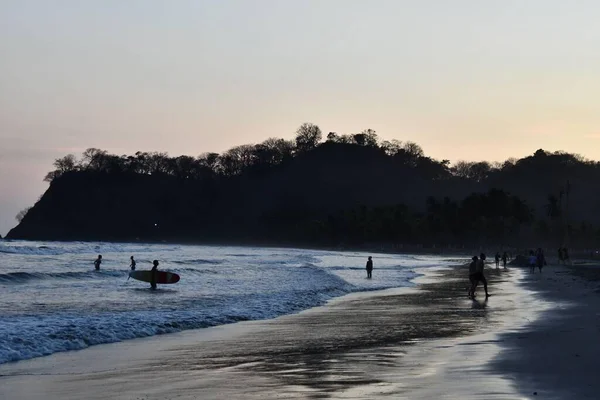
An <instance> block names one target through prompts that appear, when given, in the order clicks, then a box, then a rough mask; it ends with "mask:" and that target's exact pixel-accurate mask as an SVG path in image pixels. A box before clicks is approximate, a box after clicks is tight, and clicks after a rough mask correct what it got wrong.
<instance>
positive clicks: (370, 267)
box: [367, 256, 373, 279]
mask: <svg viewBox="0 0 600 400" xmlns="http://www.w3.org/2000/svg"><path fill="white" fill-rule="evenodd" d="M372 272H373V259H372V257H371V256H369V260H368V261H367V279H371V273H372Z"/></svg>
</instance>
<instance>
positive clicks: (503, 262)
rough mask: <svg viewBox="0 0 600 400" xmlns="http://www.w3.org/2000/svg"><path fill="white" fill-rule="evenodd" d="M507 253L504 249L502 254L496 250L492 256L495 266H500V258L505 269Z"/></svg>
mask: <svg viewBox="0 0 600 400" xmlns="http://www.w3.org/2000/svg"><path fill="white" fill-rule="evenodd" d="M508 257H509V256H508V253H507V252H506V251H505V252H504V253H503V254H502V255H500V252H496V257H494V259H495V261H496V268H500V260H502V264H503V265H504V269H506V263H507V262H508Z"/></svg>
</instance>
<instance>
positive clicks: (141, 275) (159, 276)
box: [129, 271, 179, 284]
mask: <svg viewBox="0 0 600 400" xmlns="http://www.w3.org/2000/svg"><path fill="white" fill-rule="evenodd" d="M129 276H130V277H131V278H133V279H137V280H138V281H142V282H150V281H151V280H152V271H131V272H130V273H129ZM177 282H179V275H177V274H175V273H173V272H167V271H156V283H162V284H169V283H177Z"/></svg>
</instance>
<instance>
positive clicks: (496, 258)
mask: <svg viewBox="0 0 600 400" xmlns="http://www.w3.org/2000/svg"><path fill="white" fill-rule="evenodd" d="M494 259H495V261H496V269H498V268H500V252H498V251H497V252H496V257H494Z"/></svg>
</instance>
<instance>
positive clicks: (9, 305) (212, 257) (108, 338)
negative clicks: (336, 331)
mask: <svg viewBox="0 0 600 400" xmlns="http://www.w3.org/2000/svg"><path fill="white" fill-rule="evenodd" d="M98 254H102V257H103V262H102V265H101V268H100V270H99V271H95V270H94V265H93V262H94V260H95V259H96V257H97V256H98ZM369 255H371V256H373V261H374V266H375V268H374V271H373V279H370V280H367V279H366V272H365V269H364V268H365V263H366V261H367V256H369ZM130 256H134V257H135V259H136V261H137V268H136V269H137V270H149V269H150V268H151V263H152V260H154V259H157V260H159V262H160V266H159V270H164V271H171V272H175V273H177V274H179V275H180V276H181V281H180V282H179V283H177V284H173V285H159V286H158V289H157V290H156V291H152V290H150V289H149V286H150V285H149V284H148V283H145V282H140V281H136V280H133V279H129V280H128V274H129V271H130V269H129V257H130ZM454 263H455V262H454V261H452V260H447V259H444V258H442V257H435V256H417V255H390V254H374V253H363V252H334V251H318V250H300V249H287V248H285V249H284V248H259V247H229V246H223V247H220V246H194V245H170V244H169V245H167V244H164V245H163V244H139V243H136V244H122V243H90V242H25V241H6V240H4V241H2V240H0V364H1V363H7V362H13V361H18V360H24V359H29V358H34V357H41V356H46V355H49V354H52V353H56V352H60V351H68V350H79V349H84V348H87V347H89V346H93V345H97V344H102V343H112V342H118V341H123V340H130V339H135V338H140V337H146V336H152V335H159V334H167V333H172V332H178V331H182V330H186V329H198V328H205V327H209V326H215V325H221V324H228V323H233V322H237V321H247V320H257V319H267V318H274V317H277V316H280V315H284V314H291V313H295V312H299V311H301V310H305V309H308V308H311V307H315V306H319V305H322V304H324V303H325V302H326V301H327V300H329V299H332V298H334V297H338V296H342V295H345V294H348V293H352V292H359V291H367V290H378V289H387V288H394V287H407V286H411V285H413V283H412V281H413V280H414V278H415V277H417V276H418V275H419V271H420V270H421V269H424V268H433V267H440V266H445V265H449V264H454Z"/></svg>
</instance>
